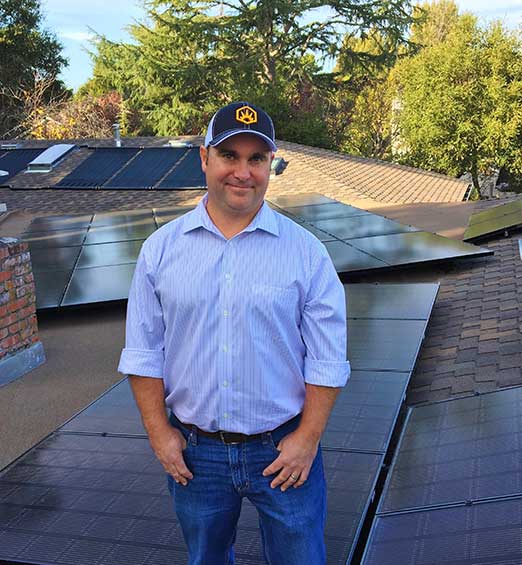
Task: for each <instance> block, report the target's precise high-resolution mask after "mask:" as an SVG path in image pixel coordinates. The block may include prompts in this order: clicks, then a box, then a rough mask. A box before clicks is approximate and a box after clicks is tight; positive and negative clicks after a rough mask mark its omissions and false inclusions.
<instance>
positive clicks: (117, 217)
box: [91, 209, 152, 229]
mask: <svg viewBox="0 0 522 565" xmlns="http://www.w3.org/2000/svg"><path fill="white" fill-rule="evenodd" d="M151 216H152V212H151V210H146V211H143V210H141V209H138V210H118V211H115V212H103V213H101V214H95V215H94V218H93V220H92V223H91V228H93V229H94V228H101V227H108V226H110V227H119V226H126V225H129V224H130V225H132V224H135V223H137V224H139V223H140V222H142V221H144V220H150V219H151Z"/></svg>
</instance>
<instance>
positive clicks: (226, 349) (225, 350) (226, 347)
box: [223, 345, 228, 353]
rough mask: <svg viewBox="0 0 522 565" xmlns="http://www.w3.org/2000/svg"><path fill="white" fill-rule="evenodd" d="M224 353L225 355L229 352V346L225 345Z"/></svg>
mask: <svg viewBox="0 0 522 565" xmlns="http://www.w3.org/2000/svg"><path fill="white" fill-rule="evenodd" d="M223 351H224V352H225V353H226V352H227V351H228V346H227V345H224V346H223Z"/></svg>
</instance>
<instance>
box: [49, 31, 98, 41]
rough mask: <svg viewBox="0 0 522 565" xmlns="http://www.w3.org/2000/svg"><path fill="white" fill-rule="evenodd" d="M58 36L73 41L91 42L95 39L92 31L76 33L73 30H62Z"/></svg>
mask: <svg viewBox="0 0 522 565" xmlns="http://www.w3.org/2000/svg"><path fill="white" fill-rule="evenodd" d="M58 35H59V36H60V37H63V39H71V40H72V41H89V40H90V39H92V38H93V37H94V35H93V34H92V33H91V32H90V31H75V30H73V29H60V30H58Z"/></svg>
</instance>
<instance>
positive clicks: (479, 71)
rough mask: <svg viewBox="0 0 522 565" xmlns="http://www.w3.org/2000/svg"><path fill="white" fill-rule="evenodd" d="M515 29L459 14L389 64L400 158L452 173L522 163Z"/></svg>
mask: <svg viewBox="0 0 522 565" xmlns="http://www.w3.org/2000/svg"><path fill="white" fill-rule="evenodd" d="M521 61H522V44H521V42H520V37H519V36H518V35H516V34H509V33H508V32H506V31H505V30H504V29H503V28H502V27H501V26H500V24H495V25H493V26H491V27H490V28H489V29H487V30H483V29H481V28H479V27H478V25H477V21H476V18H475V17H473V16H471V15H462V16H459V18H458V20H457V22H456V23H455V24H454V25H453V26H452V27H451V29H450V30H449V31H448V33H447V35H446V37H445V38H444V40H443V41H441V42H438V43H437V42H434V43H433V44H432V45H430V46H429V47H426V48H425V49H423V50H421V51H420V52H419V53H418V54H417V55H415V56H414V57H411V58H409V59H407V60H405V61H402V62H401V63H400V64H399V65H397V67H396V68H395V69H394V73H393V74H394V79H395V81H396V86H397V90H396V95H397V97H398V100H399V101H400V106H401V109H400V112H399V117H398V125H399V128H400V135H401V139H402V142H403V144H404V155H403V160H404V161H405V162H407V163H409V164H412V165H415V166H418V167H422V168H425V169H428V170H435V171H440V172H444V173H447V174H452V175H460V174H462V173H463V172H465V171H470V172H471V175H472V178H473V183H474V186H475V187H478V184H479V183H478V174H479V173H480V172H482V173H488V172H489V171H490V170H491V169H492V168H496V167H499V166H501V165H503V164H507V163H508V162H509V163H510V165H511V166H513V165H515V166H520V140H521V138H520V136H521V121H520V118H521V113H520V107H521V106H520V102H521V96H522V88H521V80H522V74H521V70H522V67H521Z"/></svg>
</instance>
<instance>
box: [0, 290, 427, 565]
mask: <svg viewBox="0 0 522 565" xmlns="http://www.w3.org/2000/svg"><path fill="white" fill-rule="evenodd" d="M345 289H346V293H347V297H348V298H347V300H348V303H349V304H350V305H352V309H349V311H348V314H349V318H348V321H347V323H348V333H349V336H351V337H350V339H351V340H352V341H353V342H354V343H357V341H358V340H361V339H371V340H377V339H379V337H378V336H377V335H373V334H372V333H371V329H370V330H368V331H367V332H366V333H365V334H364V335H363V336H359V335H358V327H356V326H354V325H353V324H354V323H356V322H358V321H360V320H362V321H373V322H384V321H395V322H398V321H415V322H421V323H420V324H419V325H416V326H415V327H413V328H412V332H414V333H412V335H410V336H409V339H410V341H412V342H413V341H414V342H415V343H416V344H417V345H416V347H414V348H413V349H415V350H417V349H418V346H419V345H420V342H421V341H422V339H423V336H424V332H425V328H426V325H427V322H428V319H429V316H430V313H431V308H432V306H433V304H434V301H435V297H436V293H437V290H438V285H434V284H428V285H418V284H417V285H346V286H345ZM408 296H409V297H410V300H407V297H408ZM377 326H378V323H376V324H372V325H371V326H370V328H376V327H377ZM402 339H403V337H402V336H399V335H397V341H399V340H402ZM369 354H370V355H373V353H372V352H369ZM371 365H372V362H371V360H369V359H365V358H364V357H363V356H360V357H358V358H357V357H354V358H353V360H352V367H353V375H352V378H351V379H350V381H349V383H348V385H347V387H346V388H345V389H344V390H343V391H342V393H341V394H340V396H339V399H338V401H337V404H336V406H335V409H334V411H333V413H332V416H331V418H330V421H329V424H328V427H327V429H326V432H325V434H324V437H323V441H322V446H323V458H324V463H325V472H326V477H327V484H328V517H327V524H326V532H325V538H326V544H327V552H328V563H332V564H344V563H346V562H347V561H349V560H350V559H351V557H352V555H353V552H354V548H355V545H356V542H357V539H358V537H359V534H360V531H361V527H362V524H363V522H364V519H365V516H366V513H367V510H368V507H369V504H370V501H371V499H372V496H373V493H374V490H375V486H376V482H377V479H378V476H379V473H380V471H381V467H382V463H383V458H384V454H385V452H386V449H387V447H388V444H389V442H390V438H391V434H392V430H393V427H394V425H395V421H396V419H397V415H398V412H399V409H400V406H401V404H402V401H403V398H404V394H405V390H406V386H407V384H408V380H409V377H410V374H411V373H410V372H409V371H402V372H397V371H394V370H393V365H394V364H393V363H390V364H389V365H385V366H384V367H383V370H382V371H373V370H365V369H364V367H367V366H371ZM0 516H2V519H1V520H0V559H16V560H21V561H25V562H30V563H46V564H49V565H54V564H55V563H56V564H58V563H67V562H71V560H73V559H78V556H79V555H81V556H84V559H85V560H86V561H88V560H90V561H89V563H92V562H96V563H99V564H100V565H104V564H107V565H109V564H110V565H112V564H113V563H119V562H122V563H123V562H124V563H126V564H136V565H138V564H142V563H143V564H145V563H164V562H165V563H166V562H168V563H186V559H187V556H186V550H185V545H184V542H183V539H182V536H181V532H180V528H179V525H178V523H177V521H176V518H175V515H174V513H173V512H172V509H171V501H170V497H169V495H168V493H167V488H166V480H165V474H164V472H163V470H162V468H161V466H160V465H159V463H158V462H157V461H156V459H155V457H154V456H153V454H152V452H151V450H150V447H149V445H148V442H147V440H146V439H145V434H144V430H143V426H142V424H141V419H140V417H139V413H138V411H137V408H136V407H135V404H134V401H133V399H132V394H131V391H130V387H129V385H128V382H127V380H124V381H122V382H120V383H119V384H118V385H116V386H115V387H113V388H112V389H111V390H109V391H108V392H107V393H106V394H105V395H103V396H102V397H101V398H100V399H99V400H97V401H95V402H94V403H92V404H91V405H90V406H89V407H87V408H86V409H85V410H83V411H82V412H80V414H78V415H77V416H75V417H74V418H72V419H71V420H70V421H69V422H67V423H66V424H65V425H64V426H63V427H62V428H60V429H59V430H58V431H57V432H55V433H54V434H52V435H51V436H50V437H48V438H47V439H46V440H45V441H44V442H43V443H42V444H40V445H38V446H36V447H35V448H33V449H32V450H31V451H30V452H29V453H28V454H27V455H26V456H25V457H23V458H22V459H21V460H19V461H18V462H16V463H14V464H13V465H11V466H10V467H8V468H7V469H6V470H5V471H4V472H3V473H2V474H1V475H0ZM56 540H59V542H60V543H57V541H56ZM235 552H236V560H237V562H238V563H252V564H253V563H260V562H263V558H262V551H261V538H260V534H259V529H258V522H257V514H256V511H255V509H254V508H253V506H252V505H251V504H250V503H249V502H248V501H245V502H244V504H243V509H242V513H241V518H240V522H239V528H238V534H237V541H236V544H235ZM85 556H86V557H85ZM93 560H95V561H93ZM118 560H119V561H118ZM74 562H75V563H76V562H79V561H74Z"/></svg>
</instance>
